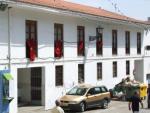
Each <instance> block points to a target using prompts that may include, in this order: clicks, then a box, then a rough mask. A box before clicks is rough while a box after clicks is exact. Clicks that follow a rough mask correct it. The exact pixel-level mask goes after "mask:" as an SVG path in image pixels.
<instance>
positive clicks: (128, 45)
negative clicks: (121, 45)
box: [125, 31, 130, 54]
mask: <svg viewBox="0 0 150 113" xmlns="http://www.w3.org/2000/svg"><path fill="white" fill-rule="evenodd" d="M125 47H126V54H130V32H129V31H126V32H125Z"/></svg>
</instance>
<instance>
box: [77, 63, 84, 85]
mask: <svg viewBox="0 0 150 113" xmlns="http://www.w3.org/2000/svg"><path fill="white" fill-rule="evenodd" d="M84 68H85V67H84V64H78V83H84V82H85V75H84V74H85V73H84V70H85V69H84ZM80 78H81V79H83V80H80Z"/></svg>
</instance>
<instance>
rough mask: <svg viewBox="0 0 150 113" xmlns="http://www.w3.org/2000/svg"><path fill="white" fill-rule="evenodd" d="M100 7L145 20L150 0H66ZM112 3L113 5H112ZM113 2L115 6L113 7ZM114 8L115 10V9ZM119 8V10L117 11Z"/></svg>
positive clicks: (149, 13) (149, 7) (149, 14)
mask: <svg viewBox="0 0 150 113" xmlns="http://www.w3.org/2000/svg"><path fill="white" fill-rule="evenodd" d="M66 1H71V2H74V3H80V4H85V5H90V6H94V7H101V8H102V9H105V10H108V11H113V12H117V13H120V14H121V13H122V14H123V15H126V16H129V17H132V18H136V19H139V20H144V21H146V20H147V18H148V17H150V0H66ZM112 4H113V5H112ZM115 4H116V6H117V8H115ZM115 9H116V10H115ZM117 10H120V11H117Z"/></svg>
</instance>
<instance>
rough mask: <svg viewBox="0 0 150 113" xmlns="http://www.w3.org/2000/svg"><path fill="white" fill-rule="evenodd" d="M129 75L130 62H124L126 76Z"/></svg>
mask: <svg viewBox="0 0 150 113" xmlns="http://www.w3.org/2000/svg"><path fill="white" fill-rule="evenodd" d="M129 74H130V61H126V75H129Z"/></svg>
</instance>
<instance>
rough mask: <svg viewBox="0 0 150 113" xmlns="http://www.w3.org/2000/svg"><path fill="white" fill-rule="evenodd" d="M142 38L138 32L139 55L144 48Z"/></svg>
mask: <svg viewBox="0 0 150 113" xmlns="http://www.w3.org/2000/svg"><path fill="white" fill-rule="evenodd" d="M141 41H142V37H141V32H137V54H141V47H142V42H141Z"/></svg>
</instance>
